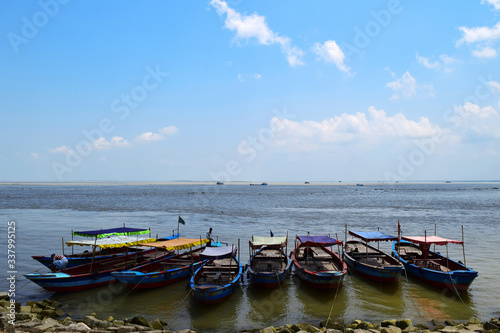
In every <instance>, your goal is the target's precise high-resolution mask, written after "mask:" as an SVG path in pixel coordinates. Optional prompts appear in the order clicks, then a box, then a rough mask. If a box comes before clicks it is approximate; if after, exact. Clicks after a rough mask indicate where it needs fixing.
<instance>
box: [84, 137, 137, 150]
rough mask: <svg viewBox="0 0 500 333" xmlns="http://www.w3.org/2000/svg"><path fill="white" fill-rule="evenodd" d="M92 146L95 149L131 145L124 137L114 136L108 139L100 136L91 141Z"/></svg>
mask: <svg viewBox="0 0 500 333" xmlns="http://www.w3.org/2000/svg"><path fill="white" fill-rule="evenodd" d="M92 146H93V147H94V149H96V150H107V149H111V148H114V147H131V146H132V145H131V144H130V142H128V141H127V140H126V139H124V138H122V137H119V136H114V137H112V138H111V140H110V141H108V140H106V138H105V137H100V138H99V139H97V140H95V141H94V142H92Z"/></svg>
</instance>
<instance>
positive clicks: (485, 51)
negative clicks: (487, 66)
mask: <svg viewBox="0 0 500 333" xmlns="http://www.w3.org/2000/svg"><path fill="white" fill-rule="evenodd" d="M472 55H473V56H474V57H476V58H495V57H496V56H497V51H496V50H495V49H492V48H491V47H489V46H485V47H483V48H482V49H480V50H474V51H472Z"/></svg>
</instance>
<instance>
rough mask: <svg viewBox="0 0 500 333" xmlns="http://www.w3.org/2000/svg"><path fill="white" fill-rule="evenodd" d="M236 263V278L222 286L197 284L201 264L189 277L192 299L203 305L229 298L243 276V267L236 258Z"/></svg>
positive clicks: (201, 268) (202, 267)
mask: <svg viewBox="0 0 500 333" xmlns="http://www.w3.org/2000/svg"><path fill="white" fill-rule="evenodd" d="M234 259H236V262H237V263H238V264H237V265H238V272H237V274H236V276H235V277H234V278H233V279H232V280H231V281H230V282H229V283H228V284H225V285H223V286H220V285H216V284H198V283H197V281H198V279H199V278H200V276H201V274H202V272H203V269H204V266H205V265H206V264H203V265H202V266H201V267H200V268H198V270H197V271H196V272H195V273H194V275H193V276H192V277H191V281H190V286H191V290H192V291H193V294H194V297H195V298H196V300H198V301H199V302H200V303H203V304H216V303H221V302H223V301H224V300H226V299H227V298H229V297H230V296H231V295H232V294H233V293H234V292H235V291H236V288H237V287H238V286H239V284H240V280H241V276H242V275H243V266H242V265H241V263H240V262H239V260H238V258H234Z"/></svg>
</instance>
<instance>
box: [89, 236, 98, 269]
mask: <svg viewBox="0 0 500 333" xmlns="http://www.w3.org/2000/svg"><path fill="white" fill-rule="evenodd" d="M96 247H97V234H96V235H95V241H94V246H93V247H92V261H91V262H90V272H92V265H93V264H94V258H95V249H96Z"/></svg>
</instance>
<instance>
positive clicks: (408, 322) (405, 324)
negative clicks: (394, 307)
mask: <svg viewBox="0 0 500 333" xmlns="http://www.w3.org/2000/svg"><path fill="white" fill-rule="evenodd" d="M396 326H397V327H399V328H400V329H402V330H404V329H405V328H407V327H411V326H413V324H412V323H411V319H403V320H398V321H397V323H396Z"/></svg>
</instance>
